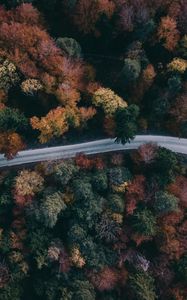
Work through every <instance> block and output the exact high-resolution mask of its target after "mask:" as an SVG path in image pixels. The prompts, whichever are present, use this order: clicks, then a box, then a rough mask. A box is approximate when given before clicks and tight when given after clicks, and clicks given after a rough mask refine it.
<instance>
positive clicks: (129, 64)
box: [121, 58, 141, 81]
mask: <svg viewBox="0 0 187 300" xmlns="http://www.w3.org/2000/svg"><path fill="white" fill-rule="evenodd" d="M140 72H141V64H140V61H139V59H131V58H126V59H125V60H124V66H123V69H122V74H121V75H122V77H123V78H124V79H125V80H127V81H135V80H136V79H138V77H139V76H140Z"/></svg>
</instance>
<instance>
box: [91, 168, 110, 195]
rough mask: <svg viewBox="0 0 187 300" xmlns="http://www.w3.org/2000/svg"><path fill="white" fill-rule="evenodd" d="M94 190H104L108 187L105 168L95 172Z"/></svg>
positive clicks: (93, 179) (93, 177)
mask: <svg viewBox="0 0 187 300" xmlns="http://www.w3.org/2000/svg"><path fill="white" fill-rule="evenodd" d="M91 180H92V185H93V188H94V190H96V191H97V192H104V191H106V190H107V188H108V177H107V174H106V172H105V171H104V170H101V171H100V170H99V171H96V172H95V173H94V175H93V176H92V178H91Z"/></svg>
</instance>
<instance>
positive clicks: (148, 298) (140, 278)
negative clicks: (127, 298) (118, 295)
mask: <svg viewBox="0 0 187 300" xmlns="http://www.w3.org/2000/svg"><path fill="white" fill-rule="evenodd" d="M129 285H130V288H131V291H132V294H133V295H134V296H135V298H133V299H140V300H155V299H157V295H156V293H155V286H154V279H153V278H152V277H151V276H150V275H149V274H148V273H146V272H136V273H134V274H131V275H130V276H129Z"/></svg>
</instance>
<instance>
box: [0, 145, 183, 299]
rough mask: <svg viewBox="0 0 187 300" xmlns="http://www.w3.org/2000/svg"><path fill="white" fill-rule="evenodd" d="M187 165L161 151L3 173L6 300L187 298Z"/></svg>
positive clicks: (0, 210)
mask: <svg viewBox="0 0 187 300" xmlns="http://www.w3.org/2000/svg"><path fill="white" fill-rule="evenodd" d="M186 171H187V161H186V158H185V157H183V156H179V155H176V154H174V153H173V152H170V151H169V150H167V149H165V148H160V147H158V146H157V145H155V144H145V145H142V146H141V147H140V148H139V149H138V150H136V151H131V152H129V153H128V152H115V153H113V154H112V153H111V154H107V155H99V156H85V155H84V154H79V155H77V156H76V158H75V159H69V160H62V161H56V162H43V163H39V164H36V165H34V166H30V167H28V168H23V167H22V168H19V169H18V168H17V169H15V168H14V169H9V170H2V171H1V173H0V194H1V196H0V255H1V256H0V300H1V299H2V300H25V299H27V300H94V299H98V300H121V299H127V300H156V299H160V300H186V297H187V286H186V281H187V239H186V235H187V218H186V217H187V214H186V213H187V172H186Z"/></svg>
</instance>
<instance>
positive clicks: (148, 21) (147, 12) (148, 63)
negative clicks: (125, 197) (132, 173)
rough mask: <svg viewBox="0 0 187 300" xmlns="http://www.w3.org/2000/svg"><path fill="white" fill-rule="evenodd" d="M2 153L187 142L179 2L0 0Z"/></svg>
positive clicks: (184, 36) (185, 37)
mask: <svg viewBox="0 0 187 300" xmlns="http://www.w3.org/2000/svg"><path fill="white" fill-rule="evenodd" d="M0 4H1V6H0V151H1V153H4V154H5V156H6V157H7V158H12V157H13V156H14V155H15V154H16V153H17V151H19V150H21V149H25V148H26V147H28V146H29V147H30V146H31V147H34V146H37V145H38V143H42V144H47V145H51V144H63V143H65V142H70V141H76V140H77V136H78V135H79V136H80V139H83V140H84V139H90V138H93V137H94V138H99V137H103V136H109V137H116V138H117V140H118V141H122V142H123V143H125V142H127V141H129V140H130V139H132V138H133V137H134V135H135V134H136V133H144V132H152V133H159V134H160V133H161V134H170V135H175V136H183V137H186V136H187V108H186V107H187V3H186V1H185V0H175V1H173V0H164V1H160V0H151V1H150V0H149V1H148V0H91V1H87V0H73V1H70V0H51V1H44V0H33V1H32V0H30V1H19V0H17V1H16V0H15V1H13V0H6V1H3V0H1V1H0Z"/></svg>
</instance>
